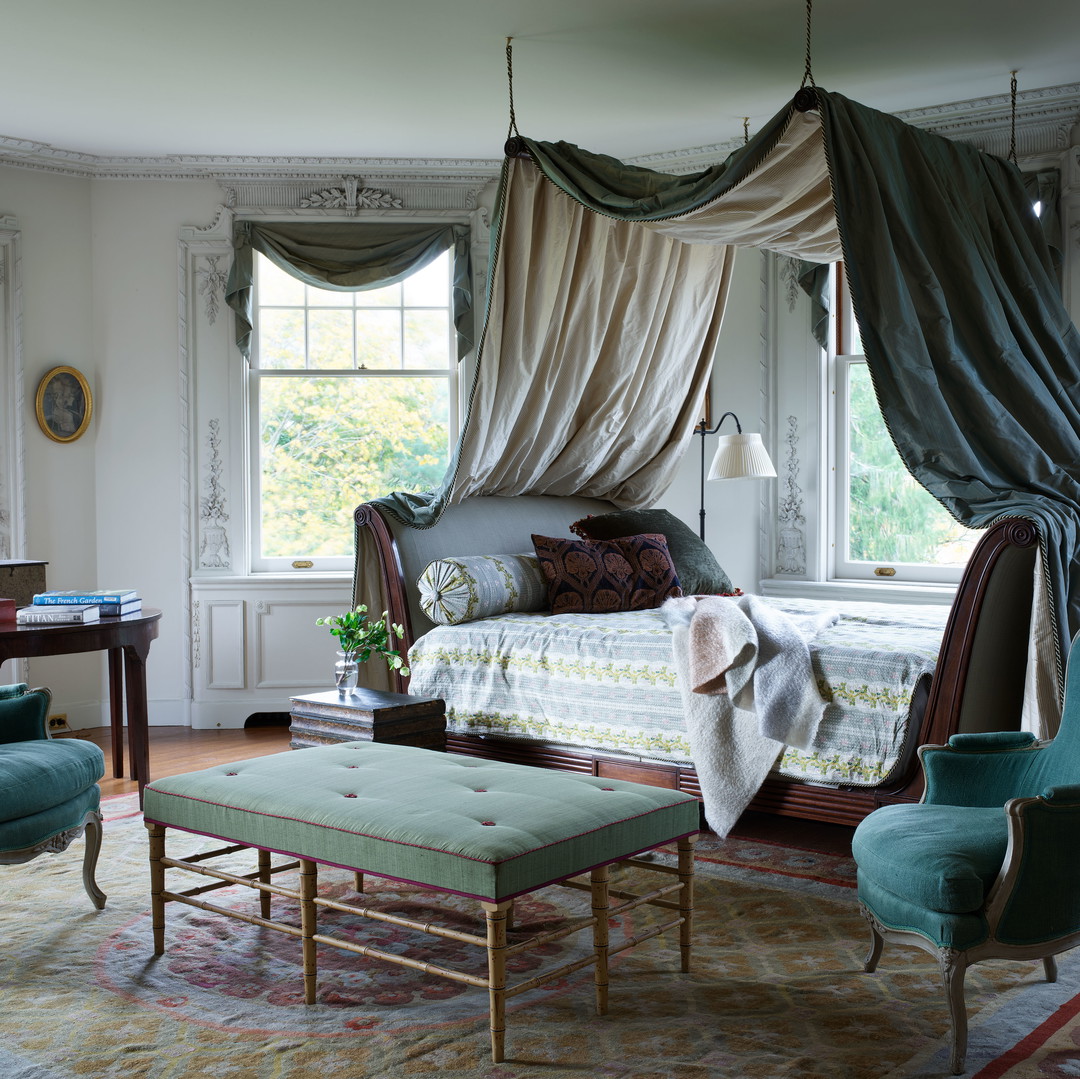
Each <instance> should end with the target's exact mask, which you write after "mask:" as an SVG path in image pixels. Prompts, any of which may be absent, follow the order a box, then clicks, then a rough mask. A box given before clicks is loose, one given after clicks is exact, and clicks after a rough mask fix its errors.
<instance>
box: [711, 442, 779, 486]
mask: <svg viewBox="0 0 1080 1079" xmlns="http://www.w3.org/2000/svg"><path fill="white" fill-rule="evenodd" d="M718 441H719V445H718V446H717V447H716V455H715V456H714V457H713V459H712V468H710V469H709V479H711V480H743V479H767V478H768V477H769V476H775V475H776V469H775V468H773V463H772V460H771V459H770V457H769V451H768V450H767V449H765V445H764V443H763V442H762V441H761V435H757V434H754V435H751V434H737V435H721V436H720V438H719V440H718Z"/></svg>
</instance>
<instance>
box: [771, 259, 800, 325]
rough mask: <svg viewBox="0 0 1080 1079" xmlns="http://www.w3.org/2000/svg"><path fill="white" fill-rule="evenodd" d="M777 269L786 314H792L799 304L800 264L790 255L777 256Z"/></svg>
mask: <svg viewBox="0 0 1080 1079" xmlns="http://www.w3.org/2000/svg"><path fill="white" fill-rule="evenodd" d="M777 264H778V265H777V269H778V270H779V274H780V283H781V284H782V285H783V286H784V299H786V300H787V309H788V312H789V313H791V314H794V312H795V307H796V305H797V304H798V302H799V296H800V295H801V290H800V288H799V270H800V268H801V266H802V262H801V261H800V260H799V259H797V258H794V257H792V256H791V255H778V256H777Z"/></svg>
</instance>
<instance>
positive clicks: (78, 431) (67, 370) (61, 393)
mask: <svg viewBox="0 0 1080 1079" xmlns="http://www.w3.org/2000/svg"><path fill="white" fill-rule="evenodd" d="M93 412H94V398H93V395H92V394H91V393H90V384H89V383H88V382H87V381H86V379H85V378H83V376H82V373H81V372H79V371H76V370H75V368H74V367H66V366H65V367H54V368H53V369H52V370H51V371H47V372H46V373H45V377H44V378H42V380H41V381H40V382H39V383H38V388H37V396H36V397H35V398H34V414H35V415H36V416H37V422H38V427H40V428H41V430H42V431H43V432H44V434H46V435H47V436H48V437H49V438H51V439H52V440H53V442H74V441H75V439H77V438H80V437H81V436H82V435H84V434H85V433H86V429H87V427H89V426H90V417H91V416H92V415H93Z"/></svg>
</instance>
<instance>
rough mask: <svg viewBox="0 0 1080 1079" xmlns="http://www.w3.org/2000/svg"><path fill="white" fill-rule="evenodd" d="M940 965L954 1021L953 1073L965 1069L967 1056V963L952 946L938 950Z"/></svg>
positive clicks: (951, 1062)
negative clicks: (965, 989) (965, 996)
mask: <svg viewBox="0 0 1080 1079" xmlns="http://www.w3.org/2000/svg"><path fill="white" fill-rule="evenodd" d="M938 966H939V967H940V968H941V981H942V984H943V985H944V986H945V999H946V1000H947V1001H948V1002H949V1019H950V1021H951V1023H952V1049H951V1051H950V1053H949V1068H950V1069H951V1071H952V1073H953V1075H959V1074H960V1073H961V1072H962V1071H963V1070H964V1060H965V1058H966V1057H967V1036H968V1023H967V1006H966V1005H965V1004H964V975H965V974H966V973H967V963H965V962H964V956H963V954H962V953H958V952H955V951H953V950H952V949H950V948H942V949H941V951H939V952H938Z"/></svg>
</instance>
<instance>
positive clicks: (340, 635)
mask: <svg viewBox="0 0 1080 1079" xmlns="http://www.w3.org/2000/svg"><path fill="white" fill-rule="evenodd" d="M388 619H389V615H388V614H387V612H386V611H383V613H382V617H381V618H380V619H379V620H378V622H368V620H367V605H366V604H364V603H361V604H360V606H359V607H356V608H355V609H354V610H351V611H346V612H345V613H344V614H332V615H329V616H328V617H326V618H316V619H315V625H317V626H327V627H328V628H329V630H330V632H331V633H332V634H333V635H334V636H335V637H337V639H338V646H339V647H340V648H341V651H342V652H344V653H345V658H346V659H354V660H356V662H357V663H367V661H368V660H369V659H370V658H371V654H372V652H374V653H375V654H376V655H380V656H382V657H383V659H385V660H386V665H387V666H388V667H389V668H390V670H392V671H400V672H401V674H403V675H405V676H406V677H407V676H408V674H409V668H408V667H406V666H405V661H404V660H403V659H402V658H401V654H400V653H399V652H398V651H396V650H395V649H393V648H391V647H390V645H391V643H392V640H393V637H397V639H398V640H401V638H402V637H404V636H405V628H404V627H403V626H400V625H398V623H396V622H389V621H388Z"/></svg>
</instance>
